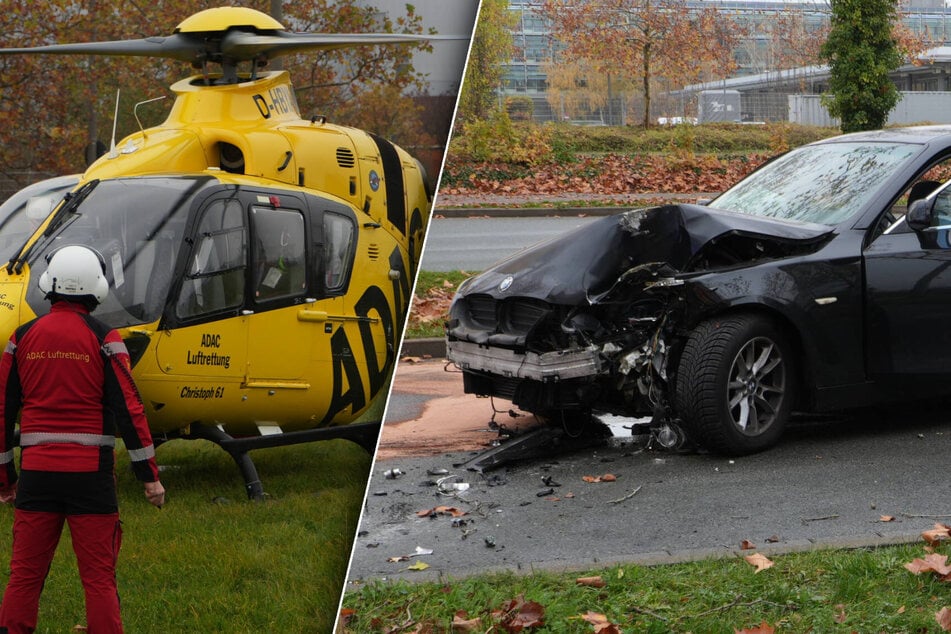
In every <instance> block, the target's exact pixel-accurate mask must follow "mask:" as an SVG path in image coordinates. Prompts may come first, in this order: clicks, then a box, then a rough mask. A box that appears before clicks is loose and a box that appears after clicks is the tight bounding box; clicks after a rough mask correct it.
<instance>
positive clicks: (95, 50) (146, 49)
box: [0, 33, 208, 63]
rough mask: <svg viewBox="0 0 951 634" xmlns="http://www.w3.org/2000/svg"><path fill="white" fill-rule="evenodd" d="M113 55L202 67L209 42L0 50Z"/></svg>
mask: <svg viewBox="0 0 951 634" xmlns="http://www.w3.org/2000/svg"><path fill="white" fill-rule="evenodd" d="M23 53H28V54H34V53H38V54H43V55H110V56H120V57H126V56H128V57H164V58H167V59H175V60H179V61H182V62H190V63H199V62H201V61H203V60H205V59H206V58H207V56H208V44H207V43H206V41H204V40H202V39H200V38H197V37H194V36H192V35H191V34H183V33H176V34H174V35H170V36H167V37H148V38H145V39H140V40H115V41H111V42H78V43H74V44H49V45H46V46H32V47H25V48H0V55H13V54H23Z"/></svg>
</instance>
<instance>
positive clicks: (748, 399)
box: [675, 314, 796, 455]
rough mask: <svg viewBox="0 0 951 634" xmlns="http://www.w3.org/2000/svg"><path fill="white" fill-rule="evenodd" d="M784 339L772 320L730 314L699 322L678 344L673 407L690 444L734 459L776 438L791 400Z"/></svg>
mask: <svg viewBox="0 0 951 634" xmlns="http://www.w3.org/2000/svg"><path fill="white" fill-rule="evenodd" d="M793 364H794V360H793V355H792V349H791V346H790V344H789V343H788V339H787V338H786V336H785V335H784V333H783V332H782V330H780V329H779V328H778V327H777V326H776V325H775V324H774V323H773V322H772V321H770V320H769V319H767V318H765V317H763V316H761V315H754V314H738V315H730V316H726V317H723V318H719V319H712V320H709V321H706V322H704V323H702V324H700V325H699V326H698V327H697V328H696V329H695V330H694V331H693V332H692V333H691V334H690V337H689V338H688V340H687V343H686V345H685V346H684V351H683V354H682V355H681V359H680V364H679V366H678V371H677V382H676V388H675V405H676V408H677V412H678V414H679V415H680V417H681V419H682V420H683V422H684V425H685V427H686V428H687V430H688V433H689V434H690V436H691V438H692V439H693V440H694V441H696V442H697V443H698V444H700V445H702V446H704V447H706V448H707V449H709V450H711V451H714V452H716V453H722V454H730V455H742V454H749V453H753V452H756V451H761V450H763V449H766V448H767V447H770V446H772V445H773V444H775V443H776V441H777V440H779V437H780V436H781V435H782V433H783V429H784V428H785V426H786V422H787V421H788V420H789V415H790V412H791V410H792V404H793V400H794V398H795V376H796V375H795V371H794V370H795V369H794V367H793Z"/></svg>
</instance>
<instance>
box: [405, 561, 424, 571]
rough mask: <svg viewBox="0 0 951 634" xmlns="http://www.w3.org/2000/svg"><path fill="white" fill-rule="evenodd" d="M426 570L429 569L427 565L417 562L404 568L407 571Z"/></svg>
mask: <svg viewBox="0 0 951 634" xmlns="http://www.w3.org/2000/svg"><path fill="white" fill-rule="evenodd" d="M427 568H429V564H427V563H426V562H425V561H417V562H416V563H415V564H413V565H412V566H407V567H406V569H407V570H426V569H427Z"/></svg>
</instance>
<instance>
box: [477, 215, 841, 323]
mask: <svg viewBox="0 0 951 634" xmlns="http://www.w3.org/2000/svg"><path fill="white" fill-rule="evenodd" d="M833 230H834V229H833V228H832V227H829V226H826V225H819V224H807V223H799V222H788V221H782V220H774V219H771V218H764V217H759V216H749V215H746V214H738V213H732V212H727V211H721V210H717V209H713V208H710V207H702V206H698V205H688V204H682V205H665V206H662V207H652V208H649V209H637V210H632V211H627V212H623V213H620V214H616V215H613V216H607V217H605V218H601V219H599V220H596V221H595V222H592V223H590V224H588V225H586V226H584V227H581V228H579V229H577V230H575V231H572V232H569V233H567V234H565V235H563V236H561V237H558V238H556V239H554V240H551V241H549V242H545V243H543V244H540V245H538V246H535V247H530V248H528V249H526V250H524V251H521V252H519V253H518V254H516V255H514V256H512V257H510V258H508V259H506V260H503V261H502V262H500V263H498V264H496V265H495V266H493V267H492V268H490V269H488V270H487V271H485V272H484V273H482V274H481V275H479V276H477V277H475V278H474V279H472V280H471V281H470V282H469V284H468V285H467V286H466V288H465V294H466V295H470V294H473V293H485V294H487V295H490V296H492V297H495V298H496V299H503V298H505V297H510V296H520V297H532V298H536V299H540V300H544V301H547V302H550V303H552V304H562V305H565V304H568V305H576V304H578V303H580V302H582V301H584V300H586V299H588V298H590V297H594V296H597V295H600V294H602V293H604V292H605V291H607V290H608V289H610V288H611V286H612V285H613V284H614V283H615V282H617V280H618V278H619V277H620V276H621V274H622V273H624V272H625V271H627V270H629V269H631V268H633V267H635V266H638V265H642V264H648V263H665V264H667V265H669V266H670V267H671V268H672V269H674V270H675V271H687V270H690V267H691V263H692V261H693V260H694V259H695V257H696V256H697V254H698V253H699V252H700V251H701V250H703V248H704V247H705V246H707V245H708V244H710V243H711V242H713V241H715V240H717V239H720V238H723V237H724V236H728V235H734V236H745V237H748V238H750V239H755V240H760V241H764V242H767V243H775V244H784V245H793V246H801V247H803V248H804V249H806V250H811V249H812V248H816V249H817V248H818V247H819V246H820V245H821V244H823V243H824V242H825V240H826V239H827V238H828V237H830V236H831V234H832V232H833ZM503 289H504V290H503Z"/></svg>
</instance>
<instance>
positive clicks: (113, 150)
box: [109, 89, 122, 159]
mask: <svg viewBox="0 0 951 634" xmlns="http://www.w3.org/2000/svg"><path fill="white" fill-rule="evenodd" d="M121 93H122V90H121V89H116V109H115V112H113V113H112V144H111V145H110V146H109V158H111V159H114V158H116V157H117V156H119V153H118V152H116V123H118V121H119V95H120V94H121Z"/></svg>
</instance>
